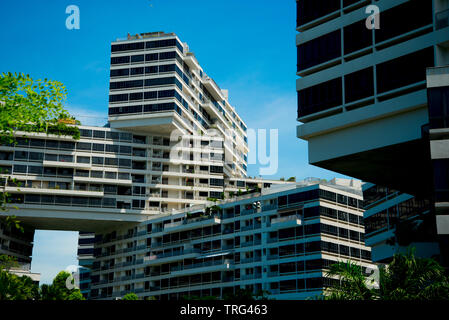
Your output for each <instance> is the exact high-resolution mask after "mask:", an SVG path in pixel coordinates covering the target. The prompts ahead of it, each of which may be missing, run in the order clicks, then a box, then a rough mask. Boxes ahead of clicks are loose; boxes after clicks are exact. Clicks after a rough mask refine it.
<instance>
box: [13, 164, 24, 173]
mask: <svg viewBox="0 0 449 320" xmlns="http://www.w3.org/2000/svg"><path fill="white" fill-rule="evenodd" d="M13 172H14V173H27V166H24V165H21V164H15V165H14V167H13Z"/></svg>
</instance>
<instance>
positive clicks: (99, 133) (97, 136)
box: [94, 130, 105, 139]
mask: <svg viewBox="0 0 449 320" xmlns="http://www.w3.org/2000/svg"><path fill="white" fill-rule="evenodd" d="M104 137H105V132H104V131H98V130H95V131H94V138H95V139H104Z"/></svg>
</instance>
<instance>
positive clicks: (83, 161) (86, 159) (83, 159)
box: [76, 156, 90, 163]
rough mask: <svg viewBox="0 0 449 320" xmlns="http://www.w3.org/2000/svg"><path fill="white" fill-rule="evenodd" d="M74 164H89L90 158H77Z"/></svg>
mask: <svg viewBox="0 0 449 320" xmlns="http://www.w3.org/2000/svg"><path fill="white" fill-rule="evenodd" d="M76 162H77V163H90V157H82V156H77V157H76Z"/></svg>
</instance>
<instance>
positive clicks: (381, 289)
mask: <svg viewBox="0 0 449 320" xmlns="http://www.w3.org/2000/svg"><path fill="white" fill-rule="evenodd" d="M326 277H327V278H330V279H335V278H337V279H338V281H336V283H335V284H334V285H332V286H331V287H330V288H328V289H327V290H326V292H325V293H324V294H323V296H322V297H321V298H322V299H325V300H449V280H448V278H447V277H446V276H445V274H444V268H443V267H442V266H441V265H440V264H439V263H438V262H437V261H435V260H433V259H429V258H417V257H415V250H414V249H409V250H407V252H406V253H405V254H395V255H394V256H393V260H392V261H391V262H390V264H388V265H387V266H380V267H379V279H378V288H370V287H369V283H368V281H367V278H366V276H365V275H364V274H363V271H362V268H361V267H360V266H358V265H357V264H355V263H354V262H351V261H349V262H339V263H336V264H334V265H332V266H331V267H330V270H329V272H328V273H327V275H326Z"/></svg>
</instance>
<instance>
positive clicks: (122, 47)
mask: <svg viewBox="0 0 449 320" xmlns="http://www.w3.org/2000/svg"><path fill="white" fill-rule="evenodd" d="M144 46H145V43H144V42H134V43H122V44H114V45H112V46H111V52H120V51H131V50H141V49H143V48H144Z"/></svg>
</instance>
